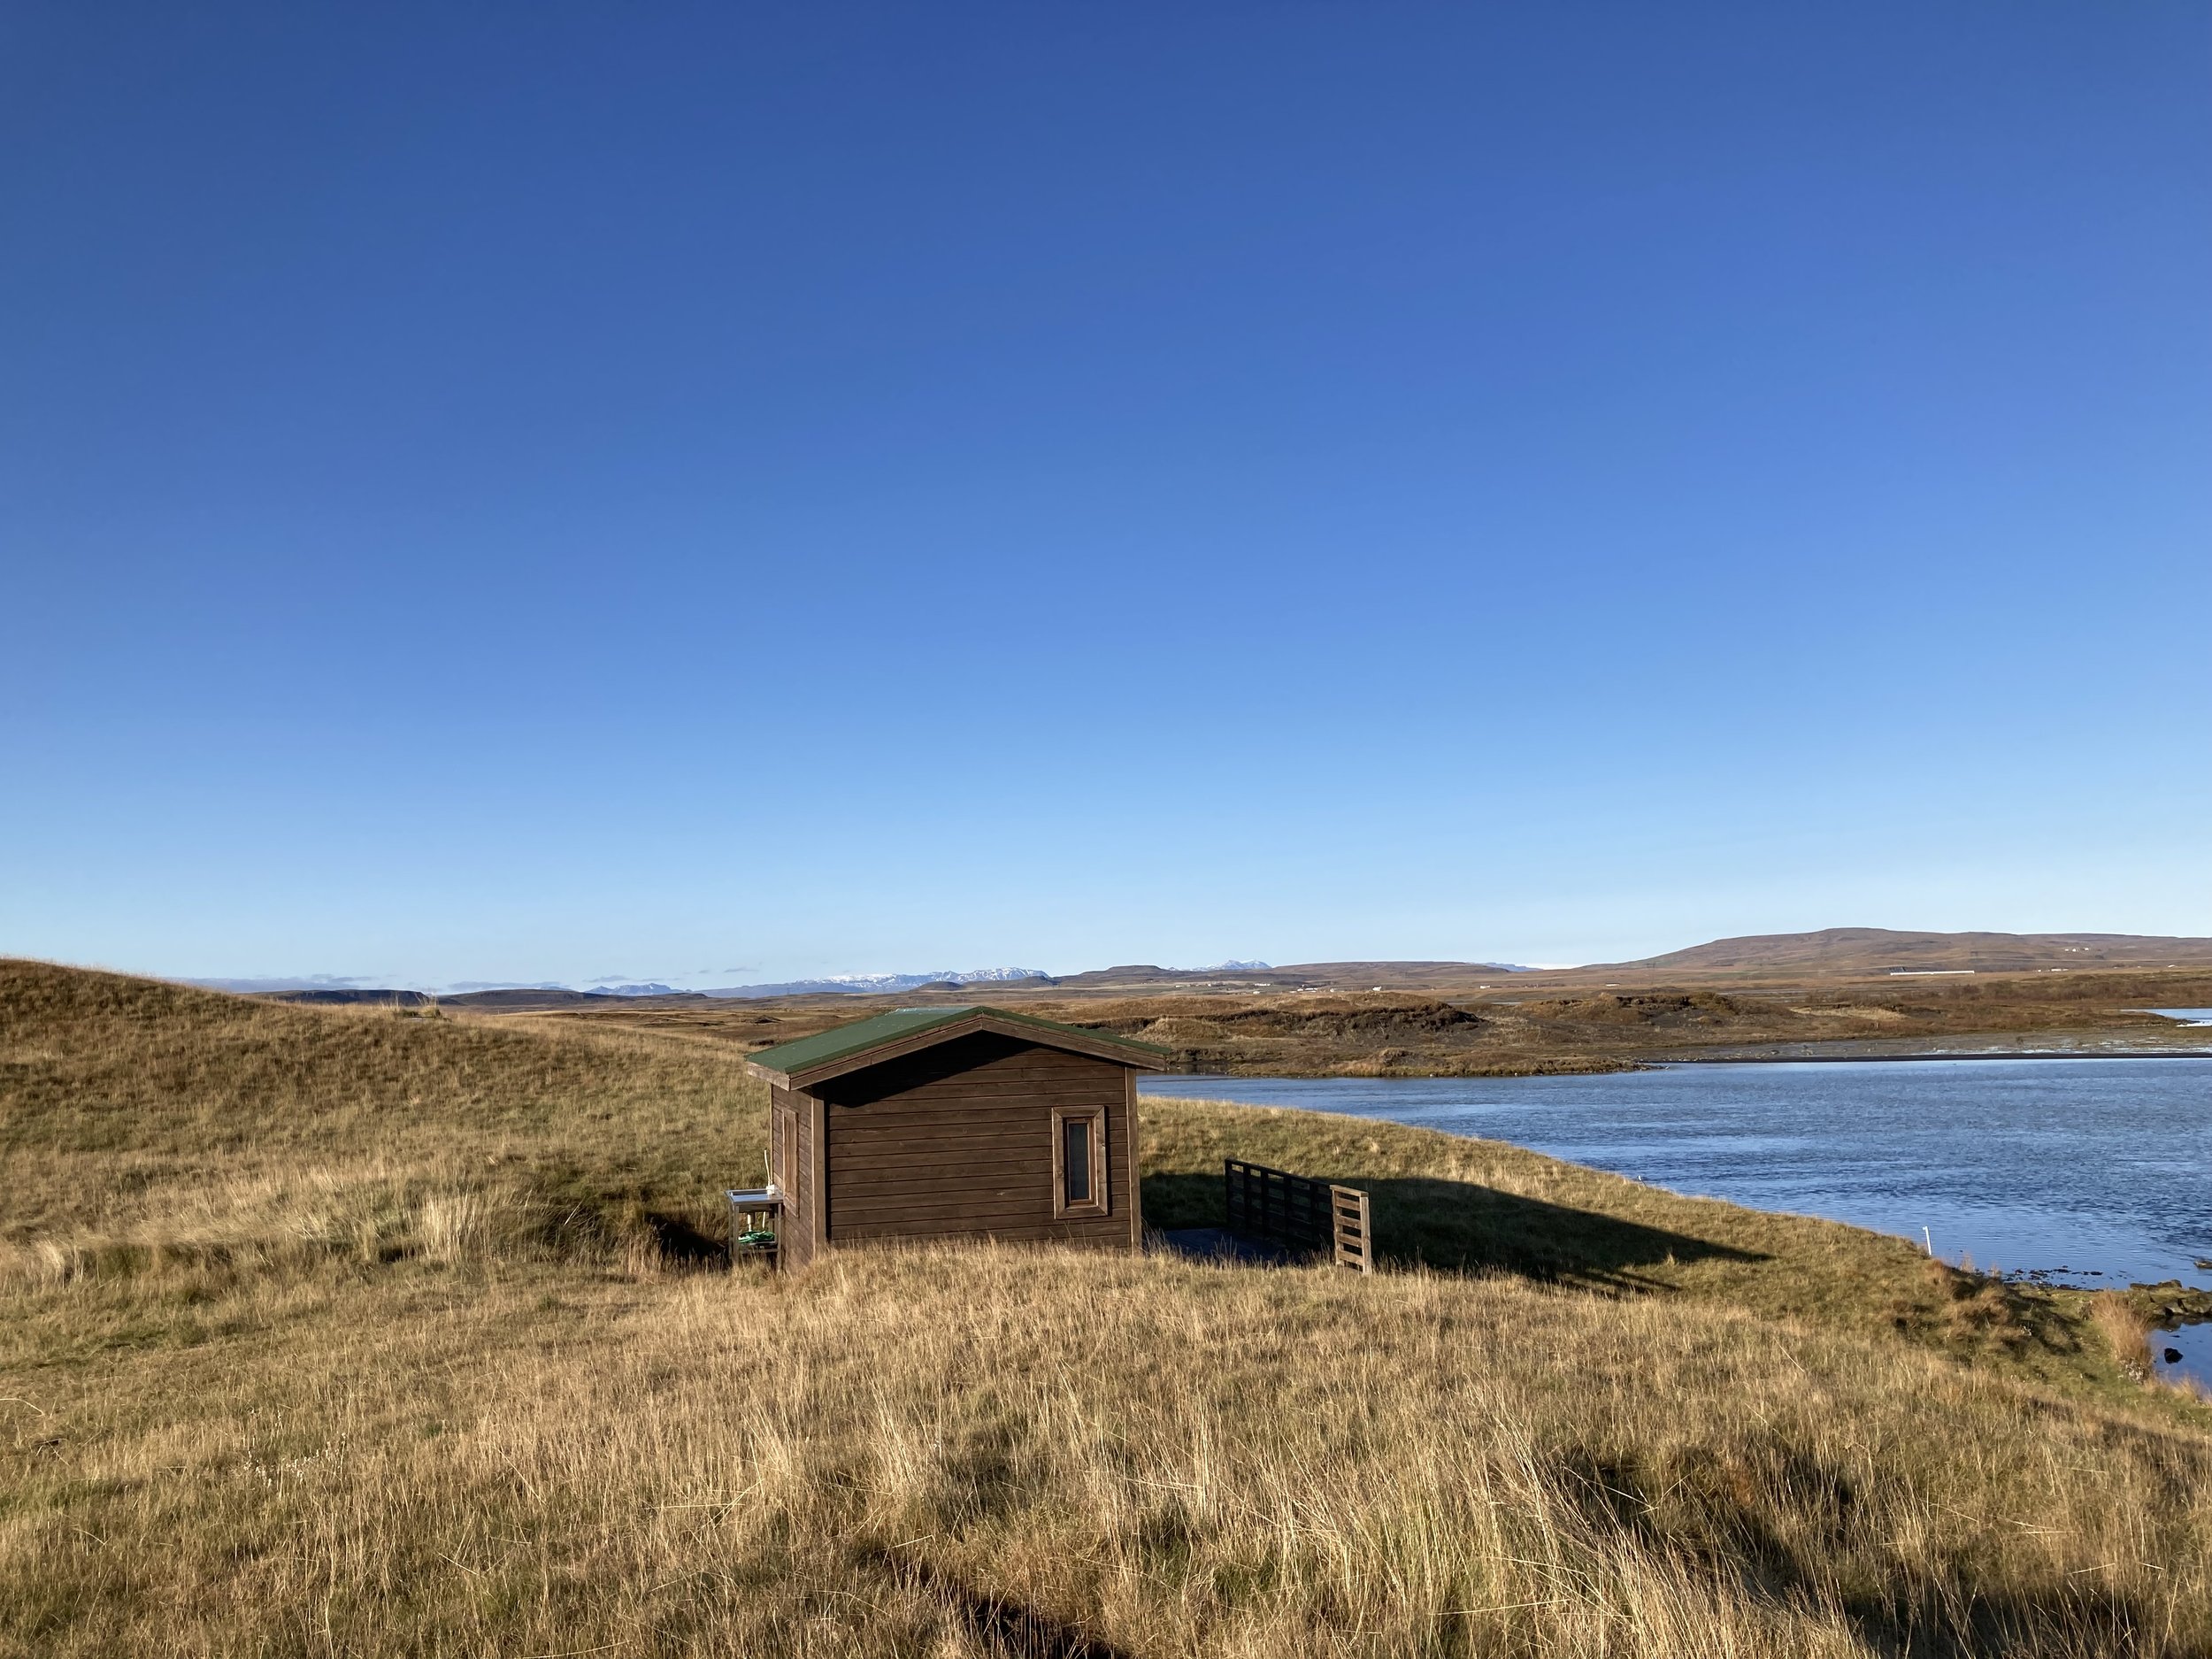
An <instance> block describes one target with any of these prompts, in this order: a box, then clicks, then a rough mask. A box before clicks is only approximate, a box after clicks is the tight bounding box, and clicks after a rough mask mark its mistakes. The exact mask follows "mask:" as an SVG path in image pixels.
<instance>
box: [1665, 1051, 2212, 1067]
mask: <svg viewBox="0 0 2212 1659" xmlns="http://www.w3.org/2000/svg"><path fill="white" fill-rule="evenodd" d="M1910 1060H2212V1048H2116V1049H2109V1050H2099V1051H2096V1052H2093V1053H2085V1052H2083V1051H2082V1050H2081V1049H2078V1048H1999V1049H1991V1050H1985V1051H1982V1052H1978V1053H1959V1052H1955V1051H1939V1052H1935V1053H1930V1054H1706V1055H1677V1056H1671V1057H1669V1058H1666V1059H1660V1058H1658V1057H1656V1056H1652V1057H1649V1058H1646V1059H1642V1060H1640V1062H1639V1064H1641V1065H1653V1066H1661V1065H1868V1064H1886V1063H1890V1062H1894V1061H1910Z"/></svg>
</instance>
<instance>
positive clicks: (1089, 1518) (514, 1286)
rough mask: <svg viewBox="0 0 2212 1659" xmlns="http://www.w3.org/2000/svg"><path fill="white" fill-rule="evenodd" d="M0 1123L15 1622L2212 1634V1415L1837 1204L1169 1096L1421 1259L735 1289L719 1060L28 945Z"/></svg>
mask: <svg viewBox="0 0 2212 1659" xmlns="http://www.w3.org/2000/svg"><path fill="white" fill-rule="evenodd" d="M0 1113H4V1116H0V1148H4V1154H5V1163H6V1172H7V1176H8V1184H9V1191H10V1194H11V1202H10V1204H9V1207H8V1209H7V1210H6V1213H5V1217H4V1221H0V1246H4V1253H5V1254H4V1262H0V1298H4V1301H5V1317H4V1318H0V1425H4V1428H5V1434H4V1437H0V1444H4V1447H5V1457H6V1478H5V1480H4V1483H0V1653H4V1654H8V1655H16V1654H22V1655H31V1654H40V1655H44V1654H64V1655H68V1654H103V1655H105V1654H126V1653H128V1654H134V1655H135V1654H143V1653H164V1654H166V1653H183V1654H195V1655H198V1654H205V1655H231V1654H239V1655H244V1654H255V1655H293V1654H297V1655H338V1654H349V1655H350V1654H360V1655H367V1654H388V1653H407V1654H416V1653H420V1654H451V1655H493V1654H497V1655H581V1654H608V1655H664V1654H690V1653H735V1654H751V1653H761V1654H784V1653H790V1654H807V1655H816V1654H819V1655H832V1654H837V1655H845V1654H883V1655H892V1654H900V1655H903V1654H937V1655H992V1654H996V1655H1005V1654H1047V1655H1077V1654H1093V1655H1109V1654H1131V1655H1135V1654H1146V1655H1151V1654H1226V1655H1311V1654H1336V1653H1342V1654H1361V1655H1402V1654H1440V1655H1441V1654H1528V1655H1585V1654H1594V1655H1709V1654H1738V1655H1786V1654H1787V1655H1800V1654H1816V1655H1817V1654H1835V1655H1844V1654H1851V1655H1862V1654H1912V1655H1935V1654H1958V1655H1964V1654H2021V1655H2028V1654H2033V1655H2123V1654H2127V1655H2190V1654H2201V1653H2204V1652H2207V1651H2212V1548H2208V1547H2212V1495H2208V1494H2212V1432H2208V1421H2212V1417H2208V1414H2207V1412H2206V1411H2205V1409H2203V1408H2202V1407H2200V1406H2199V1405H2197V1404H2195V1403H2193V1402H2190V1401H2188V1400H2185V1399H2182V1398H2180V1397H2178V1396H2176V1395H2173V1394H2169V1393H2166V1392H2163V1391H2160V1390H2155V1389H2152V1388H2148V1387H2146V1386H2142V1385H2140V1384H2139V1383H2138V1382H2137V1381H2135V1380H2133V1379H2131V1377H2130V1376H2129V1375H2128V1368H2129V1365H2130V1363H2131V1360H2132V1358H2133V1357H2134V1356H2132V1355H2131V1352H2130V1351H2129V1350H2130V1345H2131V1341H2132V1340H2134V1339H2133V1336H2132V1334H2131V1333H2132V1330H2133V1327H2131V1325H2128V1324H2127V1322H2126V1321H2125V1320H2124V1318H2122V1317H2118V1315H2117V1314H2116V1312H2115V1310H2110V1309H2106V1310H2104V1317H2103V1318H2100V1317H2098V1312H2099V1310H2097V1309H2096V1308H2095V1307H2094V1306H2093V1304H2092V1303H2091V1302H2089V1301H2088V1300H2087V1299H2085V1298H2079V1297H2073V1298H2069V1297H2063V1296H2055V1297H2054V1296H2036V1295H2032V1294H2029V1293H2025V1292H2020V1291H2014V1290H2008V1289H2006V1288H2004V1287H2001V1286H1992V1285H1990V1284H1988V1283H1986V1282H1985V1281H1980V1280H1977V1279H1971V1278H1969V1277H1967V1276H1965V1275H1960V1274H1956V1273H1953V1272H1951V1271H1947V1270H1943V1269H1940V1268H1938V1267H1933V1266H1932V1265H1931V1264H1929V1263H1925V1262H1924V1261H1923V1260H1921V1259H1920V1258H1918V1257H1917V1256H1915V1255H1914V1253H1913V1252H1912V1251H1911V1250H1910V1249H1909V1247H1907V1246H1905V1245H1904V1244H1902V1243H1901V1241H1899V1240H1886V1239H1881V1238H1878V1237H1876V1236H1875V1235H1871V1234H1867V1233H1858V1232H1855V1231H1854V1230H1852V1229H1848V1228H1843V1227H1837V1226H1832V1225H1829V1224H1824V1223H1818V1222H1813V1221H1808V1220H1802V1219H1794V1218H1790V1217H1771V1216H1763V1215H1758V1214H1755V1213H1754V1212H1749V1211H1745V1210H1736V1209H1733V1208H1732V1207H1730V1206H1727V1205H1723V1204H1718V1203H1714V1202H1708V1201H1697V1200H1689V1199H1683V1198H1678V1197H1675V1196H1673V1195H1671V1194H1664V1193H1661V1192H1658V1191H1656V1190H1655V1189H1651V1188H1647V1187H1638V1186H1636V1185H1635V1184H1634V1183H1631V1182H1626V1181H1622V1180H1619V1179H1616V1178H1613V1177H1609V1176H1604V1175H1601V1174H1599V1173H1596V1172H1594V1171H1585V1170H1579V1169H1576V1168H1574V1167H1573V1166H1570V1165H1565V1164H1557V1163H1555V1162H1554V1161H1552V1160H1549V1159H1545V1158H1542V1157H1540V1156H1536V1155H1534V1154H1531V1153H1527V1152H1524V1151H1520V1150H1517V1149H1516V1148H1505V1147H1500V1146H1497V1145H1494V1144H1492V1143H1486V1142H1473V1141H1460V1140H1455V1139H1452V1138H1450V1137H1445V1136H1439V1135H1432V1134H1428V1133H1423V1132H1419V1131H1413V1130H1406V1129H1400V1128H1395V1127H1394V1126H1390V1125H1374V1124H1370V1123H1365V1122H1362V1121H1357V1120H1352V1119H1344V1118H1327V1117H1319V1116H1315V1115H1311V1114H1302V1113H1294V1112H1264V1111H1254V1110H1250V1109H1244V1108H1235V1107H1227V1106H1221V1105H1213V1104H1209V1103H1205V1102H1148V1106H1147V1110H1146V1122H1145V1133H1146V1138H1147V1144H1148V1169H1147V1180H1146V1194H1147V1203H1148V1215H1149V1217H1151V1218H1152V1219H1153V1220H1155V1221H1156V1222H1162V1223H1168V1224H1173V1223H1179V1222H1198V1221H1203V1220H1206V1219H1210V1217H1211V1214H1212V1211H1211V1209H1210V1206H1211V1205H1212V1204H1213V1203H1214V1202H1216V1201H1215V1199H1214V1197H1213V1194H1214V1192H1215V1190H1216V1188H1217V1183H1216V1181H1215V1179H1214V1172H1215V1171H1217V1169H1218V1159H1219V1157H1220V1156H1221V1154H1222V1152H1223V1151H1224V1150H1225V1149H1227V1150H1233V1151H1235V1152H1237V1153H1239V1154H1240V1156H1253V1157H1256V1158H1259V1159H1261V1160H1263V1161H1267V1162H1275V1163H1281V1164H1288V1165H1290V1166H1292V1167H1295V1168H1299V1169H1302V1170H1307V1171H1312V1172H1315V1173H1322V1174H1331V1175H1337V1176H1340V1177H1353V1178H1356V1179H1360V1180H1361V1181H1362V1182H1363V1184H1365V1185H1369V1186H1370V1187H1372V1189H1373V1190H1374V1191H1375V1193H1376V1195H1377V1196H1376V1215H1377V1220H1378V1226H1379V1233H1380V1236H1381V1238H1382V1240H1383V1243H1384V1245H1385V1247H1386V1249H1387V1250H1389V1251H1390V1252H1392V1253H1393V1254H1394V1256H1395V1257H1396V1258H1397V1262H1398V1265H1397V1266H1396V1268H1395V1269H1394V1271H1389V1272H1386V1273H1383V1274H1379V1275H1378V1276H1376V1277H1375V1278H1373V1279H1361V1278H1359V1277H1357V1276H1355V1275H1350V1274H1345V1273H1341V1272H1337V1271H1330V1270H1324V1269H1314V1270H1304V1269H1294V1270H1277V1271H1253V1270H1238V1269H1228V1268H1220V1267H1214V1266H1207V1265H1202V1264H1197V1263H1188V1262H1184V1261H1180V1260H1177V1259H1174V1258H1172V1257H1162V1256H1148V1257H1142V1258H1138V1257H1130V1256H1085V1255H1081V1254H1079V1253H1073V1252H1055V1251H1037V1250H1017V1249H1012V1248H996V1247H991V1246H987V1245H969V1246H948V1247H941V1248H936V1249H933V1250H927V1251H908V1252H853V1253H849V1254H846V1255H842V1256H836V1257H833V1259H832V1261H831V1262H830V1263H829V1264H828V1265H826V1267H824V1268H822V1269H820V1270H818V1271H815V1272H813V1273H811V1274H808V1275H804V1276H795V1277H793V1278H789V1279H772V1278H768V1277H764V1276H754V1275H741V1276H739V1277H736V1278H733V1277H731V1276H729V1275H727V1274H725V1273H722V1272H719V1271H706V1270H707V1269H708V1267H709V1265H710V1259H711V1258H710V1256H707V1255H706V1254H705V1253H706V1252H708V1251H710V1249H711V1248H712V1246H713V1245H714V1243H715V1242H716V1240H717V1239H718V1233H719V1227H720V1217H719V1215H718V1212H717V1210H716V1206H715V1203H714V1194H715V1192H716V1189H718V1187H719V1186H721V1185H724V1184H726V1183H727V1182H728V1181H730V1180H733V1179H740V1178H745V1177H749V1175H750V1174H751V1173H752V1172H753V1171H755V1170H757V1160H758V1154H759V1146H760V1141H761V1131H762V1102H761V1101H760V1098H759V1096H758V1094H757V1090H756V1089H755V1087H754V1086H753V1085H752V1084H750V1083H749V1081H747V1080H745V1079H743V1077H742V1075H741V1068H740V1067H739V1066H738V1065H737V1064H736V1063H735V1061H734V1058H733V1050H732V1049H731V1048H729V1047H727V1046H726V1045H721V1044H718V1043H715V1042H713V1041H705V1040H700V1039H695V1038H687V1037H684V1036H682V1035H680V1034H671V1035H659V1036H655V1035H650V1034H641V1033H636V1032H631V1031H622V1030H612V1031H600V1030H588V1029H583V1028H581V1027H580V1026H579V1025H577V1024H575V1023H573V1022H572V1023H568V1024H565V1025H549V1026H532V1025H526V1024H523V1023H519V1022H517V1021H514V1020H511V1019H506V1020H501V1021H497V1022H487V1023H483V1024H475V1023H467V1022H460V1021H455V1020H450V1019H434V1018H421V1017H419V1016H402V1015H400V1014H397V1013H395V1012H391V1011H386V1010H366V1011H357V1010H310V1009H296V1008H283V1007H273V1006H270V1005H267V1004H261V1003H255V1002H245V1001H242V1000H237V999H231V998H222V997H217V996H213V995H207V994H203V993H196V992H190V991H186V990H180V989H178V988H176V987H165V986H157V985H152V984H150V983H148V982H144V981H135V980H126V979H115V978H111V977H108V976H101V975H93V974H86V973H79V972H70V971H65V970H58V969H50V968H43V967H38V966H35V965H31V964H0ZM1415 1261H1418V1262H1420V1263H1425V1265H1420V1266H1414V1265H1411V1263H1414V1262H1415ZM695 1270H697V1271H695Z"/></svg>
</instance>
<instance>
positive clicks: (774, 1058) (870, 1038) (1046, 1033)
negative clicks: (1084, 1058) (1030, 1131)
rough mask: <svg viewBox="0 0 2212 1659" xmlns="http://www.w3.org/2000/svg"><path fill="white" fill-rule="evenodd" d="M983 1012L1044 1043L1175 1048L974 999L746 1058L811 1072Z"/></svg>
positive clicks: (857, 1024)
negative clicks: (1024, 1028)
mask: <svg viewBox="0 0 2212 1659" xmlns="http://www.w3.org/2000/svg"><path fill="white" fill-rule="evenodd" d="M977 1014H988V1015H990V1016H991V1017H992V1018H994V1019H1002V1020H1005V1021H1006V1022H1007V1023H1008V1024H1010V1025H1030V1026H1033V1027H1035V1029H1036V1032H1037V1035H1038V1039H1039V1041H1042V1042H1047V1043H1049V1042H1050V1041H1052V1040H1053V1038H1054V1037H1056V1036H1058V1037H1080V1038H1082V1039H1084V1040H1085V1041H1087V1042H1104V1043H1112V1044H1113V1045H1115V1046H1116V1047H1117V1048H1128V1049H1131V1050H1133V1052H1135V1053H1137V1054H1141V1055H1143V1056H1146V1057H1147V1058H1148V1059H1157V1058H1161V1057H1164V1056H1167V1055H1169V1054H1170V1053H1171V1052H1172V1051H1171V1050H1170V1049H1166V1048H1159V1047H1157V1046H1156V1045H1155V1044H1152V1043H1148V1042H1138V1041H1134V1040H1133V1039H1131V1038H1128V1037H1116V1036H1114V1035H1112V1034H1110V1033H1107V1032H1102V1031H1091V1030H1087V1029H1086V1028H1085V1027H1083V1026H1081V1025H1062V1024H1060V1022H1059V1021H1057V1020H1052V1019H1039V1018H1037V1017H1036V1016H1035V1015H1034V1014H1016V1013H1011V1012H1010V1011H1008V1010H1005V1009H1002V1008H984V1007H982V1006H980V1005H979V1004H975V1003H969V1004H964V1005H963V1006H960V1007H956V1008H895V1009H893V1010H891V1011H890V1012H889V1013H887V1014H878V1015H876V1016H875V1017H874V1018H871V1019H857V1020H855V1021H854V1022H853V1023H852V1024H851V1025H833V1026H832V1027H831V1028H830V1029H829V1030H827V1031H818V1032H816V1033H814V1035H812V1036H811V1037H801V1038H799V1039H797V1040H796V1041H792V1042H781V1043H778V1044H777V1045H776V1046H775V1047H774V1048H763V1049H760V1050H759V1051H757V1053H754V1054H749V1055H747V1056H745V1057H746V1058H747V1059H748V1060H750V1061H751V1062H753V1064H756V1065H762V1066H765V1067H767V1068H768V1069H769V1070H770V1071H782V1072H786V1073H789V1072H793V1071H810V1070H811V1069H812V1068H814V1067H815V1066H818V1065H826V1064H830V1063H832V1062H833V1061H837V1060H842V1059H844V1058H846V1057H847V1056H850V1055H856V1054H864V1053H866V1052H867V1051H868V1050H869V1049H871V1048H879V1047H881V1046H882V1045H883V1044H885V1043H887V1042H897V1041H902V1039H904V1038H907V1037H918V1036H920V1035H921V1034H922V1033H925V1032H928V1031H933V1030H935V1029H936V1028H937V1027H938V1026H940V1025H958V1024H959V1023H960V1022H961V1021H962V1020H964V1019H967V1018H972V1016H974V1015H977Z"/></svg>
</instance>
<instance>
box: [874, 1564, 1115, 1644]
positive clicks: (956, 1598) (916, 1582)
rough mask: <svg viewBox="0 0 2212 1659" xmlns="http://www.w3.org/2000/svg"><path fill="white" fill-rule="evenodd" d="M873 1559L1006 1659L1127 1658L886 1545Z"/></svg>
mask: <svg viewBox="0 0 2212 1659" xmlns="http://www.w3.org/2000/svg"><path fill="white" fill-rule="evenodd" d="M870 1564H872V1565H873V1566H875V1567H876V1568H877V1569H878V1570H879V1571H887V1572H888V1573H889V1574H890V1575H891V1577H893V1578H895V1579H896V1580H897V1581H898V1582H899V1583H900V1584H902V1585H903V1586H906V1587H908V1588H910V1589H913V1590H918V1591H920V1592H921V1593H922V1594H925V1595H927V1596H928V1597H930V1598H931V1599H932V1600H933V1601H937V1602H939V1603H940V1604H941V1605H942V1606H943V1607H945V1608H946V1609H949V1610H950V1611H951V1612H952V1614H953V1615H954V1616H955V1617H957V1618H958V1619H959V1620H960V1622H961V1623H962V1624H964V1625H965V1626H966V1627H967V1629H968V1632H969V1633H970V1634H971V1635H972V1636H975V1637H978V1638H980V1639H981V1640H984V1641H986V1642H987V1643H989V1645H990V1647H991V1650H992V1651H993V1652H994V1653H997V1654H1001V1655H1005V1656H1006V1659H1129V1655H1127V1654H1126V1653H1125V1651H1124V1650H1123V1649H1121V1648H1119V1647H1115V1646H1113V1645H1112V1644H1111V1643H1110V1642H1105V1641H1102V1640H1099V1639H1098V1638H1096V1637H1094V1636H1090V1635H1087V1634H1086V1633H1085V1632H1082V1631H1080V1630H1079V1629H1077V1628H1075V1627H1074V1626H1073V1625H1071V1624H1061V1623H1060V1622H1059V1621H1058V1620H1057V1619H1055V1618H1051V1617H1048V1616H1047V1615H1045V1614H1043V1613H1040V1612H1039V1611H1037V1609H1034V1608H1031V1607H1025V1606H1024V1605H1023V1604H1022V1603H1020V1602H1019V1601H1009V1600H1008V1599H1007V1598H1006V1597H1004V1596H999V1595H991V1594H986V1593H985V1592H983V1591H980V1590H978V1589H975V1588H973V1587H972V1586H969V1585H966V1584H964V1583H962V1582H961V1581H960V1580H959V1579H957V1578H954V1577H952V1576H951V1575H950V1574H949V1573H945V1572H940V1571H938V1570H937V1569H936V1568H934V1567H933V1566H931V1565H930V1564H929V1563H927V1562H925V1561H918V1560H915V1559H912V1558H906V1559H902V1558H900V1557H897V1556H895V1555H892V1554H891V1552H890V1551H888V1550H884V1551H880V1552H878V1553H877V1554H875V1555H873V1556H872V1558H871V1559H870Z"/></svg>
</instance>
